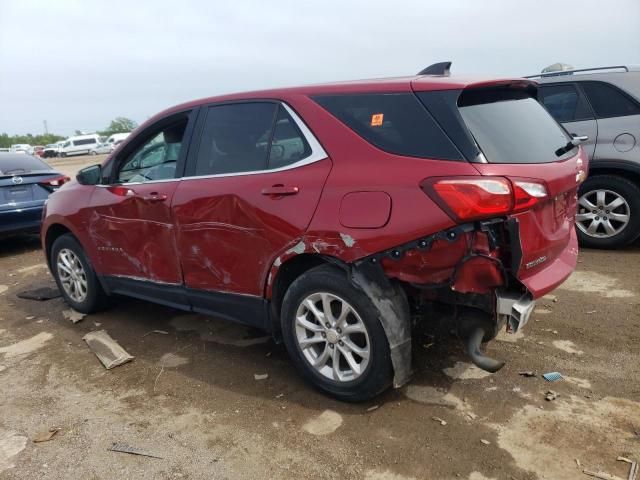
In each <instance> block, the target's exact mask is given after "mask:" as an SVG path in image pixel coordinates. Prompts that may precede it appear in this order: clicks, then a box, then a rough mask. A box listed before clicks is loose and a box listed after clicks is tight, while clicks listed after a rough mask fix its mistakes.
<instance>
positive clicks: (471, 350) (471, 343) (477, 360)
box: [466, 326, 505, 373]
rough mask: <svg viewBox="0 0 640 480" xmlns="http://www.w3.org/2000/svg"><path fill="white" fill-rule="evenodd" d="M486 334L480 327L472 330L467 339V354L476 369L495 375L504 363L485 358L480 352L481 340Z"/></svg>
mask: <svg viewBox="0 0 640 480" xmlns="http://www.w3.org/2000/svg"><path fill="white" fill-rule="evenodd" d="M486 334H487V332H486V331H485V329H484V328H482V327H480V326H478V327H476V328H475V329H474V330H472V332H471V334H470V335H469V337H468V338H467V344H466V347H467V353H468V354H469V358H471V361H472V362H473V363H474V364H475V365H476V366H477V367H479V368H481V369H482V370H485V371H487V372H491V373H495V372H497V371H498V370H500V369H501V368H502V367H504V365H505V362H503V361H501V360H496V359H495V358H491V357H487V356H486V355H485V354H484V353H482V352H481V351H480V345H481V344H482V339H483V338H484V337H485V335H486Z"/></svg>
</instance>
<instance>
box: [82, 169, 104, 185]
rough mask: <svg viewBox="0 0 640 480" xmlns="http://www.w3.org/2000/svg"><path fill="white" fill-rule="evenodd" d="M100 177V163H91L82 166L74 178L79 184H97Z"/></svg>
mask: <svg viewBox="0 0 640 480" xmlns="http://www.w3.org/2000/svg"><path fill="white" fill-rule="evenodd" d="M101 179H102V167H101V166H100V165H91V166H90V167H86V168H83V169H82V170H80V171H79V172H78V174H77V175H76V180H78V183H79V184H80V185H97V184H98V183H100V180H101Z"/></svg>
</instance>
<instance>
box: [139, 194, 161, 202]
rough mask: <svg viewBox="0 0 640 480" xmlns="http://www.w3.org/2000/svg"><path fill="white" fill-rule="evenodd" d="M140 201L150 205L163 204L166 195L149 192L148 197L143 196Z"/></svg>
mask: <svg viewBox="0 0 640 480" xmlns="http://www.w3.org/2000/svg"><path fill="white" fill-rule="evenodd" d="M142 199H143V200H144V201H146V202H151V203H157V202H164V201H165V200H166V199H167V195H166V194H164V193H158V192H151V193H150V194H149V195H143V196H142Z"/></svg>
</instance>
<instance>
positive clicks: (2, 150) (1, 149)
mask: <svg viewBox="0 0 640 480" xmlns="http://www.w3.org/2000/svg"><path fill="white" fill-rule="evenodd" d="M10 151H11V149H10V148H6V147H0V152H10Z"/></svg>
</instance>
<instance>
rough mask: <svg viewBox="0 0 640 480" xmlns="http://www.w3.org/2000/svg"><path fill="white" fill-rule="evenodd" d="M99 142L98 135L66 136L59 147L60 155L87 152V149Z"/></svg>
mask: <svg viewBox="0 0 640 480" xmlns="http://www.w3.org/2000/svg"><path fill="white" fill-rule="evenodd" d="M98 143H100V135H98V134H97V133H94V134H92V135H78V136H76V137H69V138H67V139H66V140H65V141H64V143H63V144H62V148H60V156H61V157H66V156H69V155H82V154H88V153H89V151H90V150H91V149H92V148H93V147H95V146H96V145H97V144H98Z"/></svg>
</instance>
